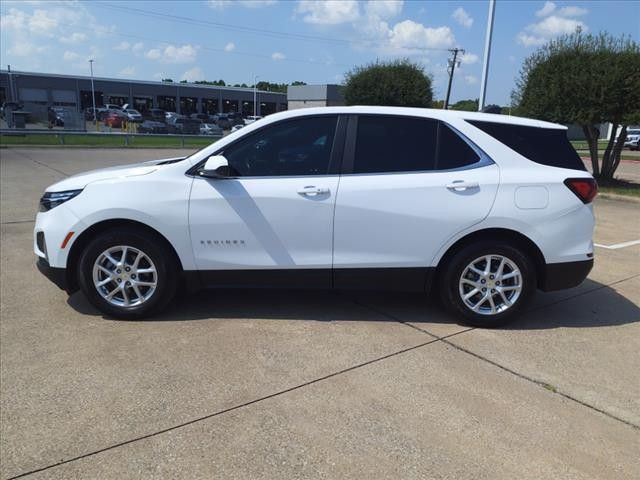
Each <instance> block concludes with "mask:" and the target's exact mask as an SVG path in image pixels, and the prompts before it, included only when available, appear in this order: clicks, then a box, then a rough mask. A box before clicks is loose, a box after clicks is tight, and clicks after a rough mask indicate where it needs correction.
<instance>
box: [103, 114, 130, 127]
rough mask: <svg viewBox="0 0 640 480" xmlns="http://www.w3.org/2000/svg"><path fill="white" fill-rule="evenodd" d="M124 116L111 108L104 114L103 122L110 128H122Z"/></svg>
mask: <svg viewBox="0 0 640 480" xmlns="http://www.w3.org/2000/svg"><path fill="white" fill-rule="evenodd" d="M126 118H127V117H125V116H124V115H123V114H121V113H118V112H116V111H113V110H111V111H110V112H108V113H107V114H106V115H105V116H104V124H105V125H106V126H107V127H111V128H122V124H123V122H124V121H125V119H126Z"/></svg>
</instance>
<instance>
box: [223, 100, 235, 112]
mask: <svg viewBox="0 0 640 480" xmlns="http://www.w3.org/2000/svg"><path fill="white" fill-rule="evenodd" d="M222 111H223V112H224V113H231V112H237V111H238V100H223V101H222Z"/></svg>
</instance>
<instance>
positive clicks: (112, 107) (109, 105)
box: [104, 103, 122, 110]
mask: <svg viewBox="0 0 640 480" xmlns="http://www.w3.org/2000/svg"><path fill="white" fill-rule="evenodd" d="M104 108H106V109H107V110H122V105H117V104H115V103H105V104H104Z"/></svg>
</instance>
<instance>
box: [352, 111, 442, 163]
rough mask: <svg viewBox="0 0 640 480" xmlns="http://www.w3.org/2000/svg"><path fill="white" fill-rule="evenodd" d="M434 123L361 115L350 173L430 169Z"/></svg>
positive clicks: (433, 143)
mask: <svg viewBox="0 0 640 480" xmlns="http://www.w3.org/2000/svg"><path fill="white" fill-rule="evenodd" d="M437 135H438V122H437V121H436V120H430V119H426V118H407V117H398V116H382V115H361V116H360V117H358V134H357V137H356V152H355V159H354V166H353V171H354V173H376V172H411V171H421V170H432V169H433V168H434V165H435V150H436V138H437Z"/></svg>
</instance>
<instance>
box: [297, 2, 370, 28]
mask: <svg viewBox="0 0 640 480" xmlns="http://www.w3.org/2000/svg"><path fill="white" fill-rule="evenodd" d="M295 12H296V13H298V14H300V15H303V17H302V20H303V21H304V22H305V23H312V24H316V25H338V24H340V23H349V22H353V21H355V20H357V19H358V18H359V17H360V7H359V5H358V2H357V1H356V0H326V1H324V0H300V1H299V2H298V5H297V6H296V9H295Z"/></svg>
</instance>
